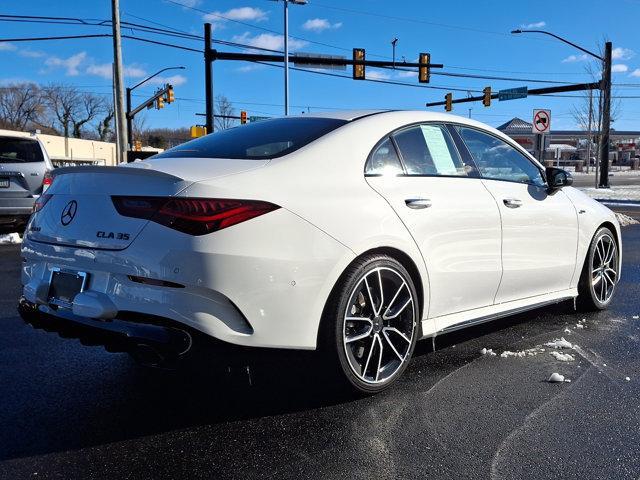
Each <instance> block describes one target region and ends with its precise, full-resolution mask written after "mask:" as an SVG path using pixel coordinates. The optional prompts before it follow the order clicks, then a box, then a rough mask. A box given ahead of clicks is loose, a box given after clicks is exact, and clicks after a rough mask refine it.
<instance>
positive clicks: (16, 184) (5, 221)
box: [0, 136, 53, 233]
mask: <svg viewBox="0 0 640 480" xmlns="http://www.w3.org/2000/svg"><path fill="white" fill-rule="evenodd" d="M51 170H53V165H52V164H51V160H49V157H48V155H47V152H46V150H45V149H44V147H43V145H42V144H41V143H40V141H39V140H38V139H37V138H35V137H19V136H15V137H8V136H0V233H11V232H19V233H21V232H22V230H24V227H25V225H26V224H27V221H28V220H29V215H31V211H32V210H33V204H34V202H35V201H36V200H37V199H38V197H39V196H40V195H42V193H43V192H44V191H45V190H46V189H47V187H48V186H49V185H50V184H51V177H50V172H51Z"/></svg>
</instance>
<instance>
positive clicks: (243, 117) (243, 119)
mask: <svg viewBox="0 0 640 480" xmlns="http://www.w3.org/2000/svg"><path fill="white" fill-rule="evenodd" d="M240 123H241V124H242V125H244V124H245V123H247V112H245V111H244V110H242V111H241V112H240Z"/></svg>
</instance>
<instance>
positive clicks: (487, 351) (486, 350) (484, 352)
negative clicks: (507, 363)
mask: <svg viewBox="0 0 640 480" xmlns="http://www.w3.org/2000/svg"><path fill="white" fill-rule="evenodd" d="M480 353H481V354H482V355H489V356H491V357H495V356H496V352H494V351H493V349H492V348H483V349H482V350H480Z"/></svg>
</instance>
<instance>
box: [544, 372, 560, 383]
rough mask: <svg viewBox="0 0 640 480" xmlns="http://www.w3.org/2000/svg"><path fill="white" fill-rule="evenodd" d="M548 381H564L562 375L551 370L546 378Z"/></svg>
mask: <svg viewBox="0 0 640 480" xmlns="http://www.w3.org/2000/svg"><path fill="white" fill-rule="evenodd" d="M547 382H549V383H560V382H564V375H560V374H559V373H558V372H553V373H552V374H551V376H550V377H549V380H547Z"/></svg>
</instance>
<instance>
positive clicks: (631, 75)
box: [629, 68, 640, 77]
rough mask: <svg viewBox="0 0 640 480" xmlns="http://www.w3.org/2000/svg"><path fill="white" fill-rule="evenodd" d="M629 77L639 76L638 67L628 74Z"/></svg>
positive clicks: (639, 69) (639, 70)
mask: <svg viewBox="0 0 640 480" xmlns="http://www.w3.org/2000/svg"><path fill="white" fill-rule="evenodd" d="M629 76H630V77H640V68H636V69H635V70H634V71H633V72H631V73H630V74H629Z"/></svg>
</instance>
